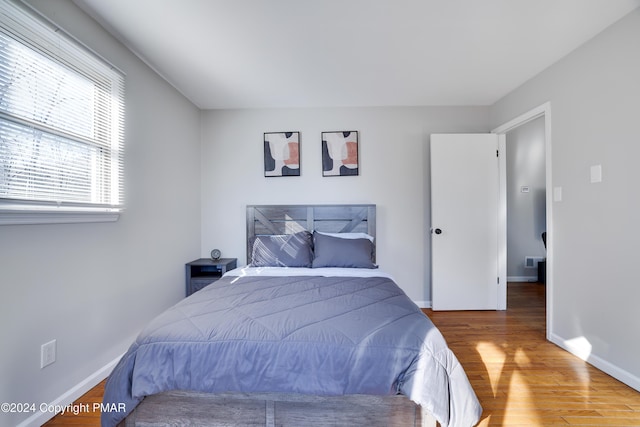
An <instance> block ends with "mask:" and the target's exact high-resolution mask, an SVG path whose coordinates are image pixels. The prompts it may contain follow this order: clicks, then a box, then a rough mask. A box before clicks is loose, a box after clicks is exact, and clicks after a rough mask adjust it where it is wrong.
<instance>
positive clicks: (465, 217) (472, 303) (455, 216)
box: [431, 134, 499, 310]
mask: <svg viewBox="0 0 640 427" xmlns="http://www.w3.org/2000/svg"><path fill="white" fill-rule="evenodd" d="M498 202H499V167H498V136H497V135H495V134H438V135H431V268H432V287H431V298H432V307H433V309H434V310H496V309H497V308H498V277H499V274H498V212H499V209H498Z"/></svg>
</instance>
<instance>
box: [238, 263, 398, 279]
mask: <svg viewBox="0 0 640 427" xmlns="http://www.w3.org/2000/svg"><path fill="white" fill-rule="evenodd" d="M225 276H239V277H245V276H265V277H273V276H279V277H280V276H323V277H386V278H389V279H391V280H393V277H391V275H390V274H389V273H387V272H385V271H383V270H380V269H379V268H338V267H323V268H306V267H248V266H247V267H239V268H235V269H233V270H230V271H227V272H226V273H225Z"/></svg>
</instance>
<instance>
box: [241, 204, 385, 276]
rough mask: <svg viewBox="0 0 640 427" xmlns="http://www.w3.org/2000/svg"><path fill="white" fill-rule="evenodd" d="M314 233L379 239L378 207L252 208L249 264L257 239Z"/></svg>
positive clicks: (249, 225) (248, 238)
mask: <svg viewBox="0 0 640 427" xmlns="http://www.w3.org/2000/svg"><path fill="white" fill-rule="evenodd" d="M304 230H307V231H310V232H313V231H314V230H317V231H323V232H327V233H367V234H369V235H370V236H373V237H374V253H373V256H374V259H373V261H374V262H375V236H376V205H249V206H247V264H250V263H251V241H252V238H253V237H255V236H261V235H274V234H293V233H297V232H299V231H304Z"/></svg>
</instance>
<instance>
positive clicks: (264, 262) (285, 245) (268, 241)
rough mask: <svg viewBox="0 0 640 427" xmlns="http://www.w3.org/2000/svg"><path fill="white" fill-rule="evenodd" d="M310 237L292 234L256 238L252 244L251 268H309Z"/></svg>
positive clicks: (305, 232)
mask: <svg viewBox="0 0 640 427" xmlns="http://www.w3.org/2000/svg"><path fill="white" fill-rule="evenodd" d="M312 260H313V249H312V236H311V233H309V232H308V231H301V232H298V233H294V234H279V235H273V236H256V237H255V238H254V239H253V242H252V251H251V264H250V266H251V267H311V262H312Z"/></svg>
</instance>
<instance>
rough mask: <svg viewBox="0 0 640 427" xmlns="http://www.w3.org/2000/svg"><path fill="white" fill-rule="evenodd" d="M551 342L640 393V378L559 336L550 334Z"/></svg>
mask: <svg viewBox="0 0 640 427" xmlns="http://www.w3.org/2000/svg"><path fill="white" fill-rule="evenodd" d="M549 341H551V342H552V343H554V344H555V345H557V346H558V347H560V348H563V349H565V350H566V351H568V352H569V353H571V354H573V355H574V356H576V357H578V358H579V359H582V360H584V361H585V362H587V363H589V364H591V365H593V366H595V367H596V368H598V369H600V370H601V371H602V372H605V373H607V374H609V375H611V376H612V377H613V378H615V379H617V380H619V381H621V382H623V383H625V384H626V385H628V386H629V387H631V388H633V389H635V390H637V391H640V378H639V377H637V376H635V375H633V374H631V373H630V372H627V371H625V370H624V369H622V368H620V367H618V366H616V365H614V364H613V363H611V362H608V361H606V360H604V359H602V358H600V357H598V356H594V355H593V354H591V353H590V351H585V350H586V349H585V348H582V347H581V346H580V345H572V344H571V341H569V340H565V339H564V338H562V337H559V336H558V335H555V334H550V335H549ZM589 350H590V349H589Z"/></svg>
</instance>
